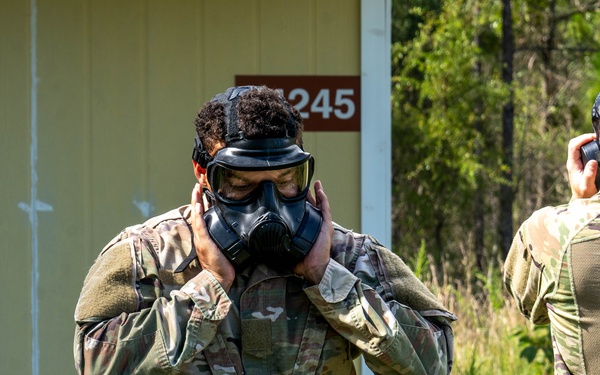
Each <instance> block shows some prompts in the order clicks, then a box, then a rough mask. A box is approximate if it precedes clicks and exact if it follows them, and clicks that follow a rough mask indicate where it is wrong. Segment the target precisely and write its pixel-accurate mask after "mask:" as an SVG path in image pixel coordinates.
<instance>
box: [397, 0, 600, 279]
mask: <svg viewBox="0 0 600 375" xmlns="http://www.w3.org/2000/svg"><path fill="white" fill-rule="evenodd" d="M594 5H595V3H592V2H590V3H589V4H585V3H584V2H582V1H567V0H563V1H559V0H542V1H537V0H518V1H512V9H513V12H512V14H513V25H514V31H513V33H514V40H515V52H514V79H513V82H512V83H511V84H507V83H506V82H505V81H504V80H503V77H502V66H503V65H502V61H503V60H502V57H503V56H502V45H501V43H502V38H503V35H502V21H503V19H502V9H501V6H502V4H500V3H499V2H493V1H489V0H456V1H442V0H437V1H435V0H429V1H428V0H408V1H400V0H394V2H393V23H392V27H393V32H392V38H393V45H392V72H393V78H392V95H393V97H392V104H393V107H392V108H393V126H392V142H393V181H392V191H393V209H392V213H393V228H394V231H393V233H394V237H393V243H394V250H395V251H396V252H398V253H401V254H409V255H411V256H414V254H415V253H416V252H417V251H418V249H420V248H421V244H422V243H424V244H425V245H424V246H426V248H427V250H428V252H429V253H430V254H432V255H433V257H434V259H435V260H436V261H438V262H439V261H442V260H445V261H446V262H447V263H448V264H457V263H459V262H453V261H454V260H456V259H458V258H460V257H461V256H463V254H465V252H469V251H475V246H476V242H477V241H475V239H476V238H481V239H482V243H483V244H484V253H483V256H484V260H485V261H484V263H481V264H479V266H480V268H482V269H483V267H485V265H486V264H489V263H490V262H494V261H495V260H496V259H498V258H500V257H501V255H502V251H503V249H501V244H500V242H499V236H498V233H497V230H496V228H497V227H498V221H499V217H498V212H499V192H500V186H501V184H507V185H509V186H511V187H512V193H513V194H514V197H513V200H512V201H513V202H514V204H513V208H514V210H513V212H514V219H515V220H514V222H515V223H516V224H517V225H518V224H519V223H520V222H521V221H522V220H523V219H524V218H526V217H527V216H529V215H530V214H531V213H532V212H533V210H535V209H537V208H540V207H541V206H543V205H547V204H558V203H562V202H566V201H568V199H569V195H570V192H569V190H568V185H567V181H566V178H565V176H566V171H565V168H564V164H565V157H566V144H567V142H568V140H569V139H570V138H571V137H572V136H573V135H574V134H577V133H582V132H589V131H590V130H591V126H590V119H589V110H590V108H591V104H592V103H593V100H594V97H595V95H596V94H597V92H598V89H599V88H600V86H599V83H598V82H600V81H599V80H598V79H596V78H595V75H596V74H595V73H596V72H597V71H598V68H600V56H599V54H598V46H599V42H598V37H597V36H596V34H597V33H595V32H594V31H595V30H596V29H597V26H599V25H600V18H599V17H598V14H596V12H595V9H596V7H597V6H594ZM511 92H512V95H511ZM508 101H512V104H513V108H514V144H513V145H512V151H510V154H511V155H510V156H511V158H512V160H513V162H512V164H508V163H506V160H507V159H506V147H503V146H502V108H503V106H505V105H506V103H507V102H508ZM506 172H510V173H506ZM506 176H510V177H509V180H507V179H506V178H505V177H506ZM451 271H453V272H456V273H457V274H459V273H460V272H461V270H460V269H458V268H457V269H454V270H451Z"/></svg>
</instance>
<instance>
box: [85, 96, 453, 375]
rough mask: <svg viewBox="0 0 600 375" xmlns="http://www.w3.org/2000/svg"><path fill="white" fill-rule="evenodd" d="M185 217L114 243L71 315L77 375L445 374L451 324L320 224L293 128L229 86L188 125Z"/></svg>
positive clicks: (369, 248) (324, 202) (320, 208)
mask: <svg viewBox="0 0 600 375" xmlns="http://www.w3.org/2000/svg"><path fill="white" fill-rule="evenodd" d="M195 125H196V133H197V137H196V140H195V142H194V151H193V156H192V159H193V168H194V173H195V176H196V178H197V180H198V183H197V184H196V186H195V187H194V189H193V192H192V199H191V204H189V205H185V206H183V207H180V208H178V209H175V210H173V211H170V212H168V213H166V214H163V215H160V216H157V217H155V218H152V219H150V220H149V221H147V222H146V223H144V224H140V225H136V226H133V227H129V228H127V229H125V230H124V231H123V232H122V233H121V234H120V235H118V236H117V237H116V238H115V239H114V240H113V241H111V242H110V243H109V244H108V245H107V246H106V247H105V248H104V249H103V250H102V252H101V254H100V256H99V257H98V258H97V260H96V261H95V263H94V265H93V266H92V268H91V269H90V271H89V273H88V276H87V277H86V280H85V282H84V286H83V289H82V292H81V295H80V298H79V301H78V304H77V307H76V311H75V320H76V323H77V328H76V335H75V348H74V351H75V364H76V368H77V369H78V371H79V373H105V374H107V373H111V374H112V373H114V374H123V373H165V374H167V373H182V374H292V373H298V374H321V373H332V374H353V373H355V368H354V359H356V358H357V357H358V356H359V355H361V354H362V355H363V356H364V359H365V361H366V363H367V365H368V366H369V367H370V368H371V369H372V370H373V371H374V372H375V373H386V374H391V373H411V374H447V373H449V372H450V370H451V366H452V358H453V335H452V329H451V327H450V324H451V322H452V321H453V320H454V319H455V317H454V315H452V314H451V313H450V312H448V311H447V310H446V309H445V308H444V307H443V306H442V305H441V304H440V303H439V302H438V301H437V300H436V298H435V297H434V296H433V295H432V294H431V293H430V292H429V290H427V288H426V287H425V286H424V285H423V284H422V283H421V282H420V281H419V280H418V279H417V278H416V277H415V276H414V274H413V273H412V272H411V271H410V270H409V269H408V268H407V267H406V265H405V264H404V263H403V262H402V260H401V259H400V258H399V257H398V256H397V255H395V254H393V253H392V252H391V251H389V250H388V249H386V248H384V247H383V246H382V245H381V244H379V243H378V242H377V241H376V240H375V239H374V238H372V237H370V236H368V235H363V234H358V233H353V232H352V231H349V230H347V229H344V228H343V227H341V226H339V225H337V224H335V223H334V222H333V221H332V216H331V212H330V208H329V201H328V198H327V196H326V194H325V192H324V190H323V186H322V185H321V183H320V182H319V181H316V182H315V183H314V186H313V189H314V193H311V192H310V188H311V179H312V174H313V168H314V160H313V158H312V156H311V155H310V154H309V153H307V152H306V151H304V149H303V146H302V119H301V117H300V115H299V113H298V112H297V111H296V110H295V109H294V108H293V107H292V106H290V105H289V104H288V103H287V101H285V99H284V98H283V97H282V96H281V94H279V93H278V92H277V91H275V90H271V89H268V88H266V87H255V86H243V87H233V88H230V89H228V90H227V91H226V92H225V93H222V94H219V95H217V96H215V97H214V98H213V99H212V100H211V101H209V102H208V103H206V104H205V105H204V106H203V107H202V108H201V110H200V112H199V113H198V117H197V118H196V121H195Z"/></svg>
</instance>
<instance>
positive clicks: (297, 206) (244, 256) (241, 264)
mask: <svg viewBox="0 0 600 375" xmlns="http://www.w3.org/2000/svg"><path fill="white" fill-rule="evenodd" d="M273 143H275V145H273ZM286 143H287V144H286ZM266 145H270V146H277V147H278V148H277V151H276V152H275V153H273V151H274V149H273V148H271V147H266V148H265V146H266ZM236 146H238V147H236ZM239 146H242V147H243V148H239ZM253 146H255V147H256V148H254V149H253V148H252V147H253ZM279 146H282V147H281V148H279ZM249 154H253V155H252V156H250V155H249ZM257 154H260V155H257ZM277 154H279V155H277ZM256 157H258V158H259V159H261V160H262V162H261V163H263V162H267V163H268V164H269V167H268V168H269V169H265V167H266V166H264V165H263V166H262V167H257V166H254V167H249V166H245V167H244V166H242V165H241V164H243V161H244V160H245V159H246V158H248V159H254V158H256ZM269 159H271V160H269ZM276 159H279V160H276ZM247 161H248V163H252V160H247ZM259 164H260V163H259ZM248 168H250V169H248ZM312 173H313V158H312V157H311V156H310V154H308V153H306V152H303V151H302V150H301V149H300V148H299V147H298V146H297V145H295V144H293V143H291V142H289V141H288V142H285V139H284V140H283V141H282V139H267V140H242V141H239V142H236V143H235V144H232V145H231V146H228V147H226V148H224V149H222V150H220V151H219V152H217V154H216V155H215V158H214V160H213V161H212V162H211V163H209V165H208V167H207V175H208V181H209V184H210V186H211V188H212V193H211V192H208V191H205V194H208V196H209V200H210V201H212V203H213V206H212V207H211V208H210V209H209V210H207V211H206V213H205V215H204V220H205V222H206V227H207V229H208V232H209V234H210V236H211V238H212V239H213V241H214V242H215V243H216V244H217V246H218V247H219V249H221V251H222V252H223V254H225V256H226V257H227V259H229V261H230V262H231V263H232V264H233V265H234V266H235V267H236V268H237V269H238V270H241V269H244V268H245V267H247V266H248V265H249V264H251V263H253V262H255V263H264V264H267V265H269V266H271V267H273V268H275V269H291V268H292V267H293V266H294V265H295V264H296V263H298V262H299V261H301V260H302V259H303V258H304V256H305V255H306V254H307V253H308V252H309V251H310V249H311V248H312V245H313V243H314V242H315V240H316V239H317V236H318V234H319V230H320V227H321V222H322V218H321V214H320V212H319V211H318V210H317V209H316V208H315V207H313V206H312V205H311V204H310V203H308V202H307V200H306V197H307V193H308V189H309V183H310V179H311V177H312Z"/></svg>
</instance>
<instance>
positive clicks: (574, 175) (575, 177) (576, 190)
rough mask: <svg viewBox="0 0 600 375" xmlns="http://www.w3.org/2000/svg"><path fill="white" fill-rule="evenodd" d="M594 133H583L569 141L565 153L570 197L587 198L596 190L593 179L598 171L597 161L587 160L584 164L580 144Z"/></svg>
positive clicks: (584, 142)
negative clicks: (566, 153) (566, 152)
mask: <svg viewBox="0 0 600 375" xmlns="http://www.w3.org/2000/svg"><path fill="white" fill-rule="evenodd" d="M594 138H595V134H593V133H589V134H583V135H580V136H578V137H575V138H573V139H571V140H570V141H569V148H568V155H567V172H568V173H569V185H570V186H571V194H572V198H571V199H578V198H589V197H591V196H592V195H594V194H596V193H597V192H598V189H597V188H596V184H595V179H596V173H597V172H598V162H597V161H595V160H591V161H589V162H588V163H587V164H586V165H585V166H584V165H583V161H582V159H581V146H583V145H584V144H586V143H588V142H590V141H592V140H593V139H594Z"/></svg>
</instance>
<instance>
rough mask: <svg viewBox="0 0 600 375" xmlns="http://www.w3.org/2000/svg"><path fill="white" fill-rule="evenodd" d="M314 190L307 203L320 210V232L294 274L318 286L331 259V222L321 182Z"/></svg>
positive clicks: (317, 183) (327, 202)
mask: <svg viewBox="0 0 600 375" xmlns="http://www.w3.org/2000/svg"><path fill="white" fill-rule="evenodd" d="M314 190H315V194H314V196H313V195H312V194H311V195H309V198H308V201H309V202H310V203H312V204H313V205H314V206H315V207H317V208H319V209H320V210H321V215H322V216H323V223H322V224H321V231H320V233H319V236H318V237H317V240H316V241H315V243H314V245H313V247H312V249H310V251H309V252H308V254H307V255H306V257H305V258H304V259H303V260H302V261H301V262H300V263H298V264H297V265H296V266H295V267H294V272H295V273H296V274H298V275H302V276H304V278H306V279H307V280H308V281H309V282H311V283H313V284H318V283H320V282H321V279H322V278H323V274H324V273H325V269H326V268H327V265H328V264H329V260H330V259H331V239H332V238H333V222H332V218H331V209H330V207H329V200H328V199H327V195H325V191H324V190H323V185H322V184H321V181H316V182H315V185H314Z"/></svg>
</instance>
